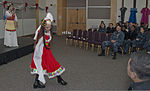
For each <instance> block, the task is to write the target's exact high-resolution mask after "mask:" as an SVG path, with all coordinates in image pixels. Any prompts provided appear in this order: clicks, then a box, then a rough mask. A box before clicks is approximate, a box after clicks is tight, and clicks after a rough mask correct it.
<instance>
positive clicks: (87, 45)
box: [86, 42, 89, 50]
mask: <svg viewBox="0 0 150 91" xmlns="http://www.w3.org/2000/svg"><path fill="white" fill-rule="evenodd" d="M88 47H89V43H88V42H87V43H86V50H88Z"/></svg>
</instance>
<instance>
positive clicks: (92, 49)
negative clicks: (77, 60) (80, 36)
mask: <svg viewBox="0 0 150 91" xmlns="http://www.w3.org/2000/svg"><path fill="white" fill-rule="evenodd" d="M91 45H92V48H91V51H92V52H93V51H94V44H91Z"/></svg>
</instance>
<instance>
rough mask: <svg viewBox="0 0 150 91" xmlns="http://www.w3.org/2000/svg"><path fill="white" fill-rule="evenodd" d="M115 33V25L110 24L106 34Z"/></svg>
mask: <svg viewBox="0 0 150 91" xmlns="http://www.w3.org/2000/svg"><path fill="white" fill-rule="evenodd" d="M114 31H115V28H114V27H113V23H109V26H108V27H107V31H106V33H113V32H114Z"/></svg>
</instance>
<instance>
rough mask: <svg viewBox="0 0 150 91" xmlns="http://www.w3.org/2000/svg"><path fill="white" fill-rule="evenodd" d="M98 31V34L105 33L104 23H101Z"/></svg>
mask: <svg viewBox="0 0 150 91" xmlns="http://www.w3.org/2000/svg"><path fill="white" fill-rule="evenodd" d="M98 31H99V32H105V33H106V26H105V23H104V22H101V24H100V26H99V29H98Z"/></svg>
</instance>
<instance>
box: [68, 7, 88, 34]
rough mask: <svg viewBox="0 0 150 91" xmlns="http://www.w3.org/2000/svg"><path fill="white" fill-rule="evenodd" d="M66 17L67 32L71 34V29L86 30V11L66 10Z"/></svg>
mask: <svg viewBox="0 0 150 91" xmlns="http://www.w3.org/2000/svg"><path fill="white" fill-rule="evenodd" d="M67 16H68V18H67V21H68V24H67V28H68V31H69V32H72V31H73V29H78V30H79V29H81V30H85V29H86V9H68V15H67Z"/></svg>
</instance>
